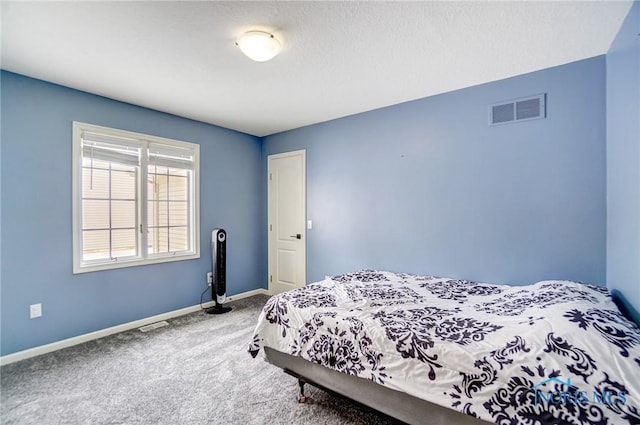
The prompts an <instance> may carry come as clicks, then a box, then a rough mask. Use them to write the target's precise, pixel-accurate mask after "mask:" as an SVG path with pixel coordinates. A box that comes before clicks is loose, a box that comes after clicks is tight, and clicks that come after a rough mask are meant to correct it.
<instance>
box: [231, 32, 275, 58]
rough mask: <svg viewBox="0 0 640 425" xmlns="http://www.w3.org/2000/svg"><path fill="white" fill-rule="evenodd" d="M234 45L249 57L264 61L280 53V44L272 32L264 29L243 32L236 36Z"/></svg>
mask: <svg viewBox="0 0 640 425" xmlns="http://www.w3.org/2000/svg"><path fill="white" fill-rule="evenodd" d="M236 45H237V46H238V47H240V50H242V53H244V54H245V55H247V57H248V58H249V59H253V60H254V61H256V62H266V61H268V60H270V59H273V57H274V56H275V55H277V54H278V53H280V50H281V49H282V45H281V44H280V42H279V41H278V39H277V38H275V36H274V35H273V34H269V33H268V32H264V31H249V32H245V33H244V34H242V35H241V36H240V38H238V41H237V42H236Z"/></svg>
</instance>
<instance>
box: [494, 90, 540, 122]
mask: <svg viewBox="0 0 640 425" xmlns="http://www.w3.org/2000/svg"><path fill="white" fill-rule="evenodd" d="M545 117H546V102H545V94H544V93H542V94H537V95H535V96H527V97H522V98H520V99H515V100H509V101H507V102H500V103H494V104H493V105H489V125H498V124H507V123H510V122H519V121H529V120H537V119H540V118H545Z"/></svg>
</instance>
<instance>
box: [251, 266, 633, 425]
mask: <svg viewBox="0 0 640 425" xmlns="http://www.w3.org/2000/svg"><path fill="white" fill-rule="evenodd" d="M264 347H270V348H272V349H273V350H277V351H279V352H282V353H286V354H288V355H291V356H294V357H300V358H301V359H304V360H306V361H308V362H311V363H314V364H318V365H321V366H323V367H325V368H329V369H332V370H335V371H337V372H340V373H343V374H346V375H350V376H356V377H359V378H363V379H365V380H368V381H371V382H373V383H375V384H377V385H381V386H384V387H386V388H389V389H391V390H394V391H398V392H401V393H406V394H408V395H410V396H412V397H415V398H418V399H422V400H426V401H428V402H430V403H433V404H437V405H439V406H443V407H446V408H449V409H453V410H456V411H458V412H461V413H464V414H466V415H469V416H472V417H476V418H479V419H482V420H485V421H488V422H494V423H509V424H515V423H531V424H534V423H540V424H546V423H549V424H551V423H554V424H555V423H567V424H572V423H576V424H616V423H631V424H635V423H640V414H639V406H640V330H639V329H638V327H637V326H636V325H635V324H634V323H632V322H631V321H629V320H627V319H626V318H625V317H624V316H623V315H622V314H621V313H620V312H619V311H618V309H617V307H616V306H615V304H614V303H613V301H612V300H611V296H610V294H609V293H608V291H607V290H606V288H603V287H599V286H594V285H586V284H581V283H578V282H570V281H543V282H538V283H535V284H533V285H529V286H513V287H510V286H505V285H494V284H486V283H476V282H471V281H467V280H458V279H447V278H439V277H433V276H416V275H410V274H405V273H393V272H386V271H372V270H365V271H358V272H354V273H348V274H344V275H339V276H334V277H328V278H326V279H324V280H323V281H320V282H316V283H313V284H309V285H307V286H305V287H303V288H300V289H296V290H294V291H289V292H286V293H283V294H279V295H276V296H274V297H272V298H270V299H269V301H268V302H267V303H266V305H265V306H264V308H263V311H262V313H261V315H260V318H259V320H258V324H257V326H256V331H255V335H254V337H253V339H252V341H251V342H250V345H249V351H250V352H251V353H252V355H254V356H256V355H257V353H258V352H259V351H260V350H261V349H262V348H264Z"/></svg>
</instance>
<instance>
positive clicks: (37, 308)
mask: <svg viewBox="0 0 640 425" xmlns="http://www.w3.org/2000/svg"><path fill="white" fill-rule="evenodd" d="M40 316H42V304H40V303H38V304H31V305H30V306H29V317H30V318H31V319H35V318H37V317H40Z"/></svg>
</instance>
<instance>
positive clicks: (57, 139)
mask: <svg viewBox="0 0 640 425" xmlns="http://www.w3.org/2000/svg"><path fill="white" fill-rule="evenodd" d="M1 87H2V104H1V107H2V117H1V119H2V133H1V136H2V154H1V160H2V177H1V183H2V212H1V219H2V228H1V231H2V236H1V238H2V239H1V243H2V247H3V248H4V249H3V250H2V259H1V261H2V270H1V275H2V289H1V302H2V304H1V307H2V312H1V316H0V321H1V324H2V329H1V330H2V339H1V354H3V355H4V354H8V353H12V352H15V351H19V350H23V349H27V348H31V347H34V346H38V345H42V344H46V343H50V342H53V341H58V340H61V339H64V338H69V337H73V336H77V335H81V334H85V333H88V332H92V331H95V330H99V329H104V328H107V327H110V326H114V325H118V324H121V323H126V322H129V321H132V320H137V319H141V318H145V317H149V316H152V315H155V314H159V313H164V312H167V311H172V310H176V309H179V308H183V307H188V306H193V305H195V304H198V303H199V301H200V294H201V293H202V291H203V290H204V289H205V288H206V273H207V272H208V271H210V269H211V260H210V258H211V257H210V255H211V248H210V246H209V240H210V232H211V229H212V228H214V227H223V228H225V229H226V230H227V232H228V234H229V245H228V266H229V267H228V268H229V274H228V293H229V294H231V295H232V294H237V293H241V292H245V291H248V290H251V289H255V288H257V287H259V286H260V285H261V284H262V283H263V282H264V274H265V271H264V270H263V269H262V268H261V267H262V257H263V256H264V250H263V243H262V241H261V239H260V237H259V236H256V235H260V231H261V228H262V227H263V226H262V216H263V214H262V210H261V208H262V205H261V194H262V181H261V178H262V171H261V167H262V165H261V161H262V158H261V141H260V139H258V138H255V137H252V136H248V135H245V134H242V133H238V132H234V131H231V130H226V129H223V128H219V127H215V126H211V125H208V124H203V123H199V122H195V121H191V120H187V119H184V118H179V117H176V116H172V115H168V114H164V113H160V112H156V111H152V110H148V109H144V108H141V107H137V106H133V105H129V104H125V103H121V102H117V101H114V100H110V99H106V98H103V97H99V96H94V95H91V94H87V93H83V92H79V91H76V90H71V89H68V88H65V87H61V86H58V85H54V84H50V83H46V82H42V81H38V80H33V79H30V78H27V77H23V76H19V75H16V74H12V73H8V72H4V71H3V72H2V74H1ZM74 120H75V121H82V122H87V123H92V124H97V125H103V126H108V127H115V128H119V129H125V130H131V131H136V132H141V133H146V134H152V135H156V136H161V137H168V138H173V139H178V140H184V141H188V142H193V143H198V144H200V155H201V158H200V161H201V163H200V166H201V183H200V191H201V194H200V201H201V211H200V220H201V235H200V236H201V241H202V243H201V258H200V259H199V260H190V261H179V262H173V263H165V264H159V265H150V266H138V267H132V268H126V269H118V270H111V271H101V272H93V273H83V274H78V275H73V274H72V273H71V272H72V245H71V243H72V240H71V222H72V212H71V146H72V144H71V123H72V121H74ZM206 300H210V295H209V298H205V301H206ZM33 303H42V308H43V317H42V318H40V319H34V320H30V319H29V305H30V304H33Z"/></svg>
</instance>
